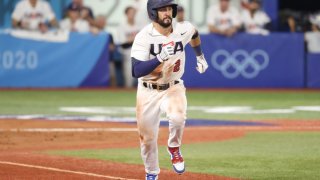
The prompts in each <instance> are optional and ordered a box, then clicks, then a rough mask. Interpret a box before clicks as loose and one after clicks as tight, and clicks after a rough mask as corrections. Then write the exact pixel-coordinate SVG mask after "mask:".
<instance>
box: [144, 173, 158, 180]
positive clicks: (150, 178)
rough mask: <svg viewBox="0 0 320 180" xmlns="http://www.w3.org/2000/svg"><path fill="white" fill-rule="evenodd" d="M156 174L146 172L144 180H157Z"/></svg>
mask: <svg viewBox="0 0 320 180" xmlns="http://www.w3.org/2000/svg"><path fill="white" fill-rule="evenodd" d="M157 179H158V175H157V174H148V173H147V174H146V180H157Z"/></svg>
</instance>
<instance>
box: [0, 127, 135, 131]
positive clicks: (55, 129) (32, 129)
mask: <svg viewBox="0 0 320 180" xmlns="http://www.w3.org/2000/svg"><path fill="white" fill-rule="evenodd" d="M137 131H138V129H137V128H21V129H0V132H137Z"/></svg>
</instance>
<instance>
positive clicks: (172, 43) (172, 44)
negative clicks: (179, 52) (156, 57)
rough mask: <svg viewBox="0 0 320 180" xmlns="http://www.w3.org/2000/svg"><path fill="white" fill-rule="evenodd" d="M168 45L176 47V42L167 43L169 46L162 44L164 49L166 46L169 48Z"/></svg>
mask: <svg viewBox="0 0 320 180" xmlns="http://www.w3.org/2000/svg"><path fill="white" fill-rule="evenodd" d="M167 45H171V46H174V42H173V41H171V42H169V43H167V44H162V47H165V46H167Z"/></svg>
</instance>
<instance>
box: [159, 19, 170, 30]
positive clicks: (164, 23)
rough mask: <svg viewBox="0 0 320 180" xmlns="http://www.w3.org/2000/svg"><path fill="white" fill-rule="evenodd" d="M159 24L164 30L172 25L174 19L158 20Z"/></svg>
mask: <svg viewBox="0 0 320 180" xmlns="http://www.w3.org/2000/svg"><path fill="white" fill-rule="evenodd" d="M157 23H158V24H160V26H162V27H163V28H168V27H170V26H171V24H172V17H166V18H164V19H163V20H160V19H159V18H158V20H157Z"/></svg>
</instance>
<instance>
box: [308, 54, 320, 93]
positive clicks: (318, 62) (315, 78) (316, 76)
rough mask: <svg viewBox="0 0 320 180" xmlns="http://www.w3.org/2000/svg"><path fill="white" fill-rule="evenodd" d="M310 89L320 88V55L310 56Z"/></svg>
mask: <svg viewBox="0 0 320 180" xmlns="http://www.w3.org/2000/svg"><path fill="white" fill-rule="evenodd" d="M307 58H308V59H307V62H308V66H307V67H308V75H307V77H308V82H307V84H308V87H309V88H320V72H319V70H320V54H308V55H307Z"/></svg>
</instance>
